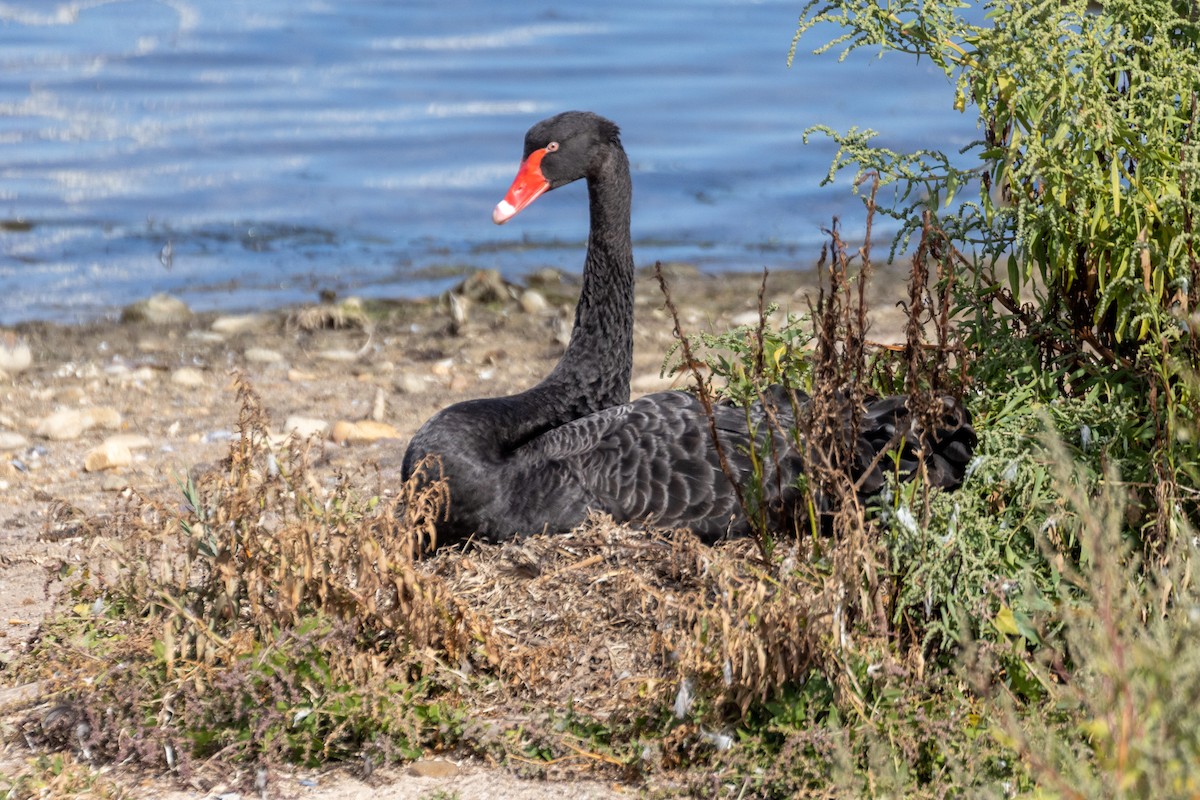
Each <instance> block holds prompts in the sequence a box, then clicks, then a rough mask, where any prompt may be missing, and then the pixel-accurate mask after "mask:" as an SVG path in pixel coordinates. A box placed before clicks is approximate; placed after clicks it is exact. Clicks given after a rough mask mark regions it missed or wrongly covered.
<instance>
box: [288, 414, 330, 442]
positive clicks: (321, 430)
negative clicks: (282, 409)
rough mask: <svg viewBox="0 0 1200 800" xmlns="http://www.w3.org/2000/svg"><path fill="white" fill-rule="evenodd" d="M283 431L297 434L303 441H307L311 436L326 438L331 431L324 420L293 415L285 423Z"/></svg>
mask: <svg viewBox="0 0 1200 800" xmlns="http://www.w3.org/2000/svg"><path fill="white" fill-rule="evenodd" d="M283 430H284V432H285V433H290V434H295V435H296V436H297V437H299V438H301V439H307V438H309V437H310V436H321V437H324V436H325V434H326V433H327V432H328V431H329V423H328V422H326V421H325V420H323V419H316V418H314V417H301V416H299V415H297V414H293V415H292V416H290V417H288V418H287V421H286V422H284V423H283Z"/></svg>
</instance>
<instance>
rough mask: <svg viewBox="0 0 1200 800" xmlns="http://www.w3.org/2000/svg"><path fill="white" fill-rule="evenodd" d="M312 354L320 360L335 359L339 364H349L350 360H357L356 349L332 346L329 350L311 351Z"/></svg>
mask: <svg viewBox="0 0 1200 800" xmlns="http://www.w3.org/2000/svg"><path fill="white" fill-rule="evenodd" d="M313 355H314V356H316V357H317V358H319V359H321V360H322V361H335V362H337V363H339V364H349V363H351V362H354V361H358V351H357V350H342V349H338V348H334V349H331V350H318V351H317V352H315V353H313Z"/></svg>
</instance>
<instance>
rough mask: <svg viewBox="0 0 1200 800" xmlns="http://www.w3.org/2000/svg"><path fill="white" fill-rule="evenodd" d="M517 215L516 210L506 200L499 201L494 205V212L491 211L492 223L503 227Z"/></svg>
mask: <svg viewBox="0 0 1200 800" xmlns="http://www.w3.org/2000/svg"><path fill="white" fill-rule="evenodd" d="M516 213H517V209H516V208H515V207H513V206H512V205H511V204H510V203H509V202H508V201H507V200H501V201H500V202H499V203H497V204H496V208H495V210H493V211H492V222H494V223H496V224H497V225H503V224H504V223H506V222H508V221H509V220H510V219H512V218H513V215H514V214H516Z"/></svg>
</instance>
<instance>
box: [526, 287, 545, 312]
mask: <svg viewBox="0 0 1200 800" xmlns="http://www.w3.org/2000/svg"><path fill="white" fill-rule="evenodd" d="M549 307H550V304H549V303H547V302H546V296H545V295H544V294H542V293H541V292H539V291H538V290H537V289H526V290H525V291H523V292H521V308H522V309H523V310H524V311H525V313H526V314H540V313H541V312H543V311H545V310H546V309H547V308H549Z"/></svg>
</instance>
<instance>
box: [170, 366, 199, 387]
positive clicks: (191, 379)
mask: <svg viewBox="0 0 1200 800" xmlns="http://www.w3.org/2000/svg"><path fill="white" fill-rule="evenodd" d="M171 383H173V384H175V385H176V386H188V387H196V386H203V385H204V384H206V383H208V380H207V379H206V378H205V377H204V373H203V372H201V371H200V370H198V369H196V368H195V367H180V368H179V369H177V370H175V371H174V372H172V373H171Z"/></svg>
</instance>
